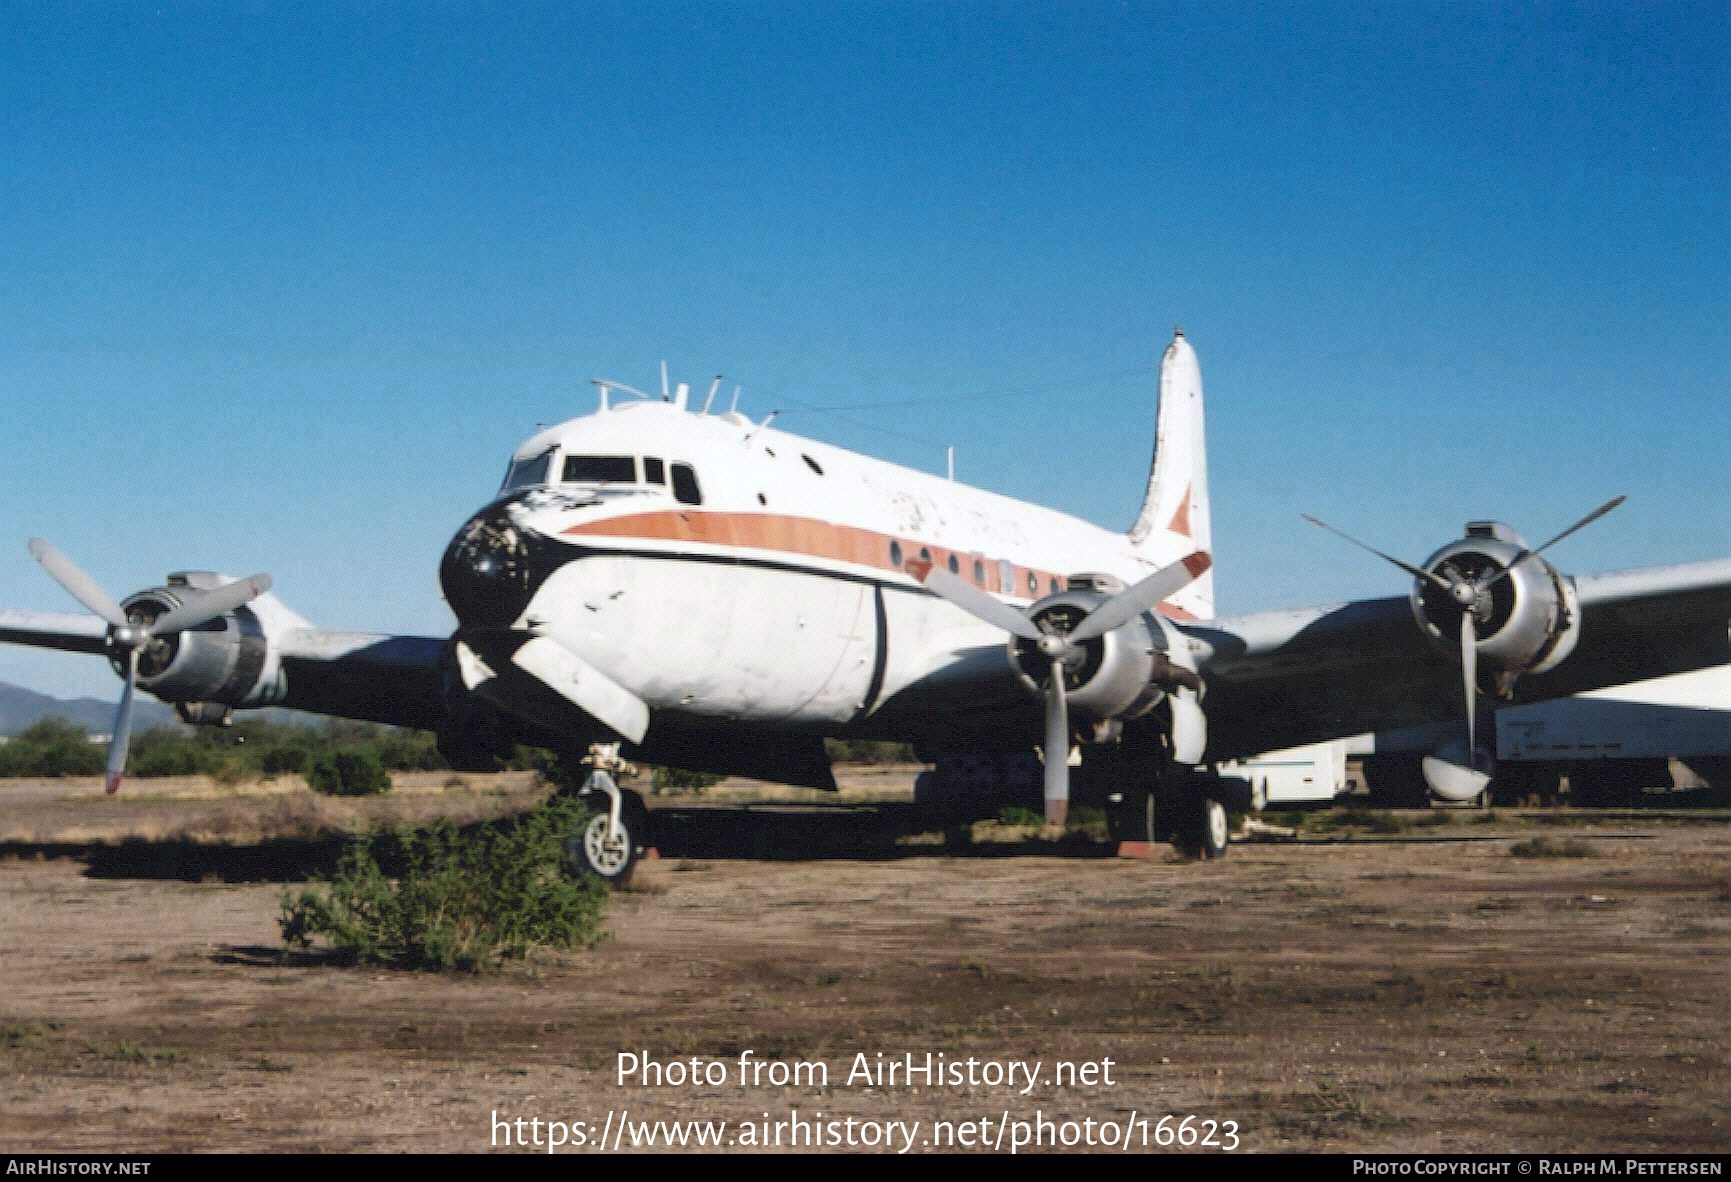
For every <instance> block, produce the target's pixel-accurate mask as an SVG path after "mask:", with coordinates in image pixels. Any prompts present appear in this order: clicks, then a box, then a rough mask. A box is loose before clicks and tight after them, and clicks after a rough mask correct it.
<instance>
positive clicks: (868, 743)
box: [823, 739, 921, 763]
mask: <svg viewBox="0 0 1731 1182" xmlns="http://www.w3.org/2000/svg"><path fill="white" fill-rule="evenodd" d="M823 746H824V750H825V751H826V752H828V754H829V758H830V762H831V763H919V762H921V760H920V757H919V756H918V755H917V754H915V752H914V745H913V744H912V743H890V742H886V741H883V740H880V739H825V740H824V741H823Z"/></svg>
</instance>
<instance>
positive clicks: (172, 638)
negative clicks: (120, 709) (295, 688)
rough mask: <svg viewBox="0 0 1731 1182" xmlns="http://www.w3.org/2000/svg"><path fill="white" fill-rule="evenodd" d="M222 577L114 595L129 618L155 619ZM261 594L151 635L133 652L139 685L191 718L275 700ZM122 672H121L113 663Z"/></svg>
mask: <svg viewBox="0 0 1731 1182" xmlns="http://www.w3.org/2000/svg"><path fill="white" fill-rule="evenodd" d="M222 583H223V580H222V579H221V578H220V577H218V576H216V575H214V574H211V573H209V572H205V571H187V572H181V573H178V574H172V575H170V576H168V579H167V581H166V583H165V585H164V586H161V587H152V588H149V589H148V590H144V591H139V592H137V593H135V594H133V595H130V596H128V597H127V598H126V599H124V600H122V601H121V605H120V606H121V610H122V611H124V612H125V613H126V614H127V615H128V616H129V617H140V616H142V617H144V618H145V619H155V618H157V617H158V616H161V615H162V614H163V613H164V612H167V611H168V610H169V609H171V608H175V607H179V606H180V605H181V604H182V603H183V602H185V599H186V598H187V596H186V592H187V591H189V590H191V591H203V590H209V589H212V588H215V587H218V586H221V585H222ZM267 599H268V597H261V598H260V599H258V600H254V602H253V603H251V604H248V605H247V606H245V607H241V608H237V609H235V610H234V611H232V612H229V613H227V614H226V615H222V616H218V617H217V618H216V619H214V620H210V621H209V622H207V623H204V624H200V625H198V626H196V627H193V628H188V629H186V630H184V631H181V632H176V633H173V634H171V635H168V636H160V637H154V638H152V639H151V640H150V642H149V643H148V644H146V645H145V646H144V647H143V648H142V649H140V650H139V660H138V684H139V685H140V686H141V687H143V688H144V689H146V690H149V691H150V692H151V693H152V694H154V695H155V696H156V697H158V698H161V699H162V700H164V701H167V702H174V703H176V704H177V705H184V706H186V707H187V710H186V711H184V712H183V713H182V717H184V718H187V719H188V721H195V722H209V723H218V722H221V721H222V720H223V718H224V716H225V715H226V712H227V711H226V708H227V707H232V706H243V705H244V706H262V705H268V704H269V703H271V702H274V701H277V700H280V698H281V696H282V693H281V684H280V683H281V677H280V667H279V665H278V662H277V660H276V659H275V656H274V654H273V652H272V646H271V642H270V632H271V626H270V615H271V604H270V603H268V602H266V600H267ZM111 661H113V662H114V663H115V664H116V672H118V673H120V674H121V675H122V676H124V675H125V670H124V669H123V668H122V667H120V666H119V664H118V660H117V658H111Z"/></svg>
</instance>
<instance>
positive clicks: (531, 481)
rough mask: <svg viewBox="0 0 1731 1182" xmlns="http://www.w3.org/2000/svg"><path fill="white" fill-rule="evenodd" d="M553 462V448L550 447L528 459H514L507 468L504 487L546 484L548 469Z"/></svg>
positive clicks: (526, 486)
mask: <svg viewBox="0 0 1731 1182" xmlns="http://www.w3.org/2000/svg"><path fill="white" fill-rule="evenodd" d="M552 464H553V449H552V448H548V449H547V450H546V451H544V452H542V453H541V454H540V455H538V456H531V457H530V458H529V459H527V460H514V461H512V463H511V466H510V467H509V468H507V469H506V470H505V483H504V485H503V486H502V487H503V488H507V489H512V488H528V487H530V486H531V485H536V484H546V483H547V470H548V469H549V468H550V467H552Z"/></svg>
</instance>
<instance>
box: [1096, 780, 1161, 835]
mask: <svg viewBox="0 0 1731 1182" xmlns="http://www.w3.org/2000/svg"><path fill="white" fill-rule="evenodd" d="M1154 822H1155V807H1154V794H1153V793H1152V792H1126V793H1125V794H1124V799H1123V800H1121V801H1118V802H1117V803H1116V804H1109V805H1108V806H1107V808H1106V831H1107V833H1108V834H1109V835H1110V836H1111V838H1112V840H1113V841H1146V842H1150V843H1152V842H1156V841H1158V840H1159V838H1157V837H1156V836H1155V835H1154V833H1155V826H1154Z"/></svg>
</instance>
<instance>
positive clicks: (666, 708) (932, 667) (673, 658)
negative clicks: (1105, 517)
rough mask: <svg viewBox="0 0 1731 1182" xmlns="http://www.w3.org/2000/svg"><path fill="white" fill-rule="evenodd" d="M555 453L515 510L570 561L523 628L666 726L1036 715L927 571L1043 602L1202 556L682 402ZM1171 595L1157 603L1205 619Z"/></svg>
mask: <svg viewBox="0 0 1731 1182" xmlns="http://www.w3.org/2000/svg"><path fill="white" fill-rule="evenodd" d="M549 448H551V449H554V455H553V461H552V463H551V465H550V466H549V469H548V470H549V472H550V474H551V477H552V478H553V483H552V484H550V485H549V486H548V489H549V491H548V492H547V493H546V494H541V495H537V494H536V493H533V492H530V493H527V494H525V495H520V496H518V498H517V499H516V501H515V502H514V504H513V505H512V508H511V513H512V517H513V519H514V520H515V522H516V524H517V525H518V526H519V527H521V528H524V529H528V530H531V531H533V532H535V533H537V534H539V535H541V536H542V537H544V538H548V539H555V540H557V541H558V542H560V543H561V544H563V545H565V546H568V547H569V550H570V558H569V560H568V561H565V562H564V563H562V564H560V565H558V566H557V568H556V569H554V570H553V571H552V572H551V573H550V574H549V575H548V576H547V577H546V578H545V580H544V581H543V583H542V584H541V586H540V587H539V589H538V590H537V591H536V593H535V595H534V598H533V600H532V601H531V602H530V604H529V606H528V608H527V609H526V610H525V611H524V612H523V614H522V616H521V617H520V618H519V620H518V621H517V622H516V626H517V627H519V628H523V629H527V630H535V631H552V632H557V633H558V634H560V636H561V637H562V639H565V640H567V641H568V642H570V643H573V644H574V645H575V647H576V648H577V650H578V651H580V652H581V653H582V655H583V657H584V659H585V660H587V661H590V662H591V663H593V664H594V665H595V666H596V667H597V668H598V669H600V670H601V671H603V672H604V673H606V674H607V675H608V676H610V677H612V678H614V679H615V680H617V681H618V682H619V683H620V684H621V685H624V686H626V687H628V688H630V689H631V690H632V691H633V692H634V693H636V694H637V695H638V696H639V697H641V698H642V699H643V700H644V701H645V702H646V703H648V704H649V706H650V707H651V709H652V710H653V711H655V712H657V713H658V714H665V713H666V712H672V713H674V714H682V715H690V716H697V717H707V718H713V719H726V720H736V721H741V722H757V723H770V724H779V725H783V726H786V727H789V728H792V729H801V730H814V731H821V732H825V733H846V732H854V731H858V732H862V733H863V732H877V733H881V732H882V731H883V729H884V728H883V726H882V725H873V723H874V722H875V723H879V724H881V723H883V722H885V721H887V720H888V719H890V718H894V717H896V716H897V714H898V711H897V710H896V708H895V707H894V706H893V705H892V706H891V707H890V708H889V710H888V714H887V715H886V714H885V709H886V704H894V703H900V704H901V705H902V710H901V711H900V713H907V712H908V707H910V706H912V707H914V708H916V709H929V708H928V707H925V706H924V705H923V702H924V700H925V698H926V697H927V694H926V693H925V692H924V691H928V690H929V691H933V693H932V700H933V701H934V702H936V701H942V702H944V703H946V707H945V708H946V709H949V710H955V711H959V712H962V713H966V712H967V711H968V709H969V708H970V706H976V705H977V706H978V707H979V708H981V709H985V710H988V711H990V710H1000V709H1001V710H1009V711H1013V712H1015V713H1017V714H1020V713H1021V712H1022V711H1025V710H1026V709H1028V708H1029V706H1030V705H1031V703H1030V701H1029V700H1028V699H1027V698H1026V697H1025V696H1023V694H1022V693H1021V691H1020V690H1019V688H1018V687H1017V685H1016V683H1015V681H1014V678H1013V675H1012V672H1011V669H1010V666H1009V662H1008V660H1007V659H1006V655H1005V648H1004V640H1003V636H1002V634H1001V633H998V632H996V631H995V630H994V629H993V628H991V627H990V626H988V625H984V624H982V623H980V622H979V621H978V620H976V619H974V618H973V617H972V616H970V615H968V614H967V613H965V612H963V611H960V610H959V609H957V608H955V607H953V606H951V605H950V604H948V603H946V602H944V601H943V600H941V599H939V598H937V597H935V596H934V595H932V594H930V593H929V592H927V591H926V590H925V588H924V587H923V585H922V584H921V583H920V580H919V578H918V577H917V575H916V573H915V572H916V571H918V570H919V566H918V564H919V563H921V562H932V563H935V564H940V565H945V566H950V567H951V569H953V570H955V571H957V572H958V573H960V574H961V575H962V577H964V578H968V579H972V580H974V581H975V582H976V584H977V585H979V586H981V587H983V588H984V589H985V590H987V591H989V592H992V593H993V594H995V595H998V596H1000V597H1001V598H1003V599H1005V600H1008V601H1010V602H1014V603H1017V604H1026V603H1029V602H1031V601H1033V600H1036V599H1039V598H1041V597H1043V596H1045V595H1047V594H1050V593H1052V592H1054V591H1057V590H1059V589H1061V588H1062V587H1064V585H1065V582H1066V575H1068V574H1072V573H1081V572H1099V573H1105V574H1110V575H1114V576H1116V577H1118V578H1121V579H1123V580H1124V581H1125V582H1133V581H1135V580H1136V579H1138V578H1141V577H1143V576H1144V575H1146V574H1148V573H1150V572H1152V571H1153V570H1154V569H1156V568H1157V567H1159V566H1161V565H1164V564H1165V563H1166V562H1170V561H1174V560H1176V559H1178V558H1180V557H1182V556H1183V555H1184V554H1186V553H1188V552H1189V551H1190V550H1191V549H1193V548H1194V546H1193V544H1192V543H1191V541H1190V539H1189V538H1187V537H1185V536H1183V535H1182V534H1178V533H1170V532H1168V533H1165V534H1163V535H1161V537H1159V538H1157V539H1154V540H1153V544H1152V545H1150V544H1148V543H1144V544H1143V546H1142V547H1140V548H1139V549H1137V548H1133V547H1132V546H1131V544H1130V542H1129V541H1128V540H1127V538H1126V537H1125V535H1123V534H1119V533H1114V532H1112V531H1108V530H1104V529H1101V528H1099V527H1098V526H1094V525H1091V524H1089V523H1087V522H1084V521H1081V520H1078V519H1076V518H1074V517H1069V516H1066V515H1064V514H1061V513H1057V512H1054V511H1052V510H1049V509H1044V508H1041V507H1039V506H1035V505H1029V504H1025V503H1022V502H1019V501H1015V500H1012V499H1010V498H1008V497H1003V496H1000V495H997V494H995V493H990V492H986V491H984V490H981V489H977V488H972V487H969V486H967V485H964V484H960V483H956V482H953V481H949V480H944V479H942V478H939V477H935V476H931V475H928V474H925V473H921V472H916V471H913V470H910V469H906V468H901V467H898V466H895V465H892V464H888V463H884V462H882V461H879V460H874V459H871V458H869V457H866V456H862V455H859V454H857V453H854V452H849V451H846V450H843V449H841V448H836V447H832V446H829V445H826V444H822V443H818V442H815V441H812V440H807V439H802V438H799V437H797V436H793V435H789V434H786V433H784V432H780V431H776V430H772V429H769V428H766V427H760V426H757V425H755V424H753V423H751V422H749V421H748V420H746V419H745V418H744V417H743V416H740V415H737V414H725V415H701V414H696V413H692V412H690V411H686V410H684V409H681V408H679V407H677V406H675V405H673V404H671V403H667V402H658V401H636V402H628V403H626V404H624V405H621V406H618V407H615V408H613V409H610V410H603V411H600V412H598V413H596V414H593V415H589V416H586V417H583V418H579V419H574V420H572V421H570V422H567V423H563V424H561V425H559V426H557V427H553V428H550V429H548V430H546V431H543V432H541V433H540V434H538V435H536V436H534V437H533V438H531V439H530V440H528V441H526V442H525V443H524V444H523V445H522V446H521V447H520V448H519V449H518V450H517V453H516V457H515V458H516V459H518V460H529V459H532V458H534V457H536V456H539V455H542V454H544V453H546V452H547V451H548V449H549ZM566 456H632V457H635V458H636V459H637V463H638V473H639V480H640V481H641V479H642V476H641V474H642V472H643V470H644V469H643V465H642V460H643V458H644V457H653V458H656V459H659V460H661V461H662V462H663V465H664V466H665V467H664V471H665V472H666V473H669V474H670V473H671V471H672V466H673V465H674V464H689V465H691V467H692V469H693V470H694V471H695V473H696V478H697V481H698V484H699V487H700V491H701V503H700V504H689V503H681V502H680V501H678V500H677V499H676V498H675V495H674V492H673V490H672V487H671V485H670V484H660V485H655V484H648V483H641V482H640V483H636V484H633V485H630V486H622V485H603V486H596V485H593V484H582V483H577V484H560V483H558V481H557V477H558V476H559V475H560V473H561V469H562V461H563V458H564V457H566ZM577 492H583V493H593V494H594V495H585V496H572V495H568V494H571V493H577ZM952 564H953V565H952ZM910 568H911V569H910ZM1174 599H1175V600H1176V601H1177V602H1175V603H1173V604H1169V605H1163V606H1162V608H1161V611H1162V612H1163V613H1165V614H1167V615H1170V616H1174V617H1177V618H1181V619H1182V618H1190V612H1189V611H1187V610H1186V608H1185V606H1184V604H1183V597H1182V595H1180V596H1175V597H1174ZM916 721H917V720H916ZM928 721H929V720H928ZM891 729H906V728H894V727H892V728H891Z"/></svg>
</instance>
